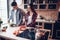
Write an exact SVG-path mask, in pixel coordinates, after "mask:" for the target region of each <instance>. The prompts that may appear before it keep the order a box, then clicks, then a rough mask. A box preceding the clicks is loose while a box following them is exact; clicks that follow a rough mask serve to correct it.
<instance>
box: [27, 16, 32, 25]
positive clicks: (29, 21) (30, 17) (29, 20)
mask: <svg viewBox="0 0 60 40" xmlns="http://www.w3.org/2000/svg"><path fill="white" fill-rule="evenodd" d="M31 22H32V16H29V17H28V22H27V25H28V24H30V23H31Z"/></svg>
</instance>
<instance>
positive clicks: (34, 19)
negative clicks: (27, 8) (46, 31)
mask: <svg viewBox="0 0 60 40" xmlns="http://www.w3.org/2000/svg"><path fill="white" fill-rule="evenodd" d="M28 16H30V13H29V12H28V13H27V14H26V15H25V21H26V23H27V22H28ZM36 19H37V13H33V16H32V22H31V23H30V24H29V25H27V26H30V27H35V24H36Z"/></svg>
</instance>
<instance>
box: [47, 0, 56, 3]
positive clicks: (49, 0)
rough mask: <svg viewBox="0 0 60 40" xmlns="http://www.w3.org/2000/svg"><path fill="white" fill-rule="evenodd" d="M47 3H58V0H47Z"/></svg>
mask: <svg viewBox="0 0 60 40" xmlns="http://www.w3.org/2000/svg"><path fill="white" fill-rule="evenodd" d="M46 3H57V0H46Z"/></svg>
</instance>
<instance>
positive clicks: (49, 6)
mask: <svg viewBox="0 0 60 40" xmlns="http://www.w3.org/2000/svg"><path fill="white" fill-rule="evenodd" d="M48 9H56V4H49V5H48Z"/></svg>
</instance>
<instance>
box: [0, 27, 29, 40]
mask: <svg viewBox="0 0 60 40" xmlns="http://www.w3.org/2000/svg"><path fill="white" fill-rule="evenodd" d="M18 28H19V27H9V28H7V30H6V32H0V37H2V38H5V39H9V40H29V39H26V38H21V37H17V36H15V35H13V32H14V30H17V29H18Z"/></svg>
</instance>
